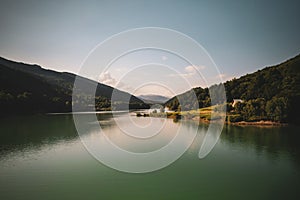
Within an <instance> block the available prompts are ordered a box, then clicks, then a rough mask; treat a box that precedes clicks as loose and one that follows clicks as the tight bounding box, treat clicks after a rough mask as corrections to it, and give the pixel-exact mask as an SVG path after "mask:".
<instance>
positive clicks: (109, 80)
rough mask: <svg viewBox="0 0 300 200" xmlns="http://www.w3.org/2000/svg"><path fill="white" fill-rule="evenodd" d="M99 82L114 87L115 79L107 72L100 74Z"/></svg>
mask: <svg viewBox="0 0 300 200" xmlns="http://www.w3.org/2000/svg"><path fill="white" fill-rule="evenodd" d="M99 82H100V83H103V84H105V85H109V86H112V87H115V86H116V84H117V81H116V79H114V78H113V77H112V76H111V74H110V73H109V72H104V73H101V74H100V76H99Z"/></svg>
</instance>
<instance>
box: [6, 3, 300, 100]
mask: <svg viewBox="0 0 300 200" xmlns="http://www.w3.org/2000/svg"><path fill="white" fill-rule="evenodd" d="M0 1H1V2H0V3H1V7H0V56H2V57H5V58H8V59H12V60H16V61H22V62H25V63H35V64H39V65H41V66H43V67H44V68H49V69H53V70H57V71H68V72H73V73H79V72H80V67H81V66H82V64H83V61H84V60H85V59H86V58H87V56H88V55H89V53H90V52H91V50H92V49H94V48H95V47H96V46H97V45H98V44H99V43H101V42H102V41H104V40H106V39H107V38H109V37H111V36H112V35H114V34H118V33H120V32H122V31H126V30H129V29H134V28H142V27H162V28H167V29H172V30H176V31H179V32H181V33H183V34H186V35H187V36H189V37H191V38H193V39H194V40H195V41H197V42H198V43H199V44H200V45H202V47H203V48H204V49H205V50H206V51H207V52H208V53H209V55H210V57H211V58H212V59H213V61H214V63H215V64H216V65H217V67H218V69H219V71H220V73H219V78H220V77H221V78H222V80H229V79H231V78H233V77H239V76H241V75H244V74H246V73H251V72H254V71H256V70H258V69H261V68H263V67H265V66H270V65H273V64H278V63H280V62H282V61H284V60H286V59H289V58H291V57H294V56H296V55H297V54H299V53H300V48H299V47H300V37H299V35H300V26H299V19H300V12H299V6H300V3H299V1H291V0H286V1H276V0H272V1H271V0H269V1H256V0H253V1H242V0H228V1H222V0H220V1H215V0H211V1H200V0H199V1H192V0H190V1H189V0H187V1H176V0H170V1H167V0H151V1H118V0H104V1H101V0H100V1H76V0H72V1H71V0H70V1H58V0H53V1H38V0H37V1H32V0H28V1H15V0H8V1H2V0H0ZM149 52H150V53H149ZM131 57H132V59H137V58H144V59H146V60H147V59H148V58H151V59H150V60H151V62H152V61H153V60H155V61H157V62H158V61H159V62H160V64H161V65H164V64H165V62H166V61H170V63H169V64H173V65H176V64H174V63H172V62H173V61H174V60H176V58H174V59H173V61H171V58H172V55H169V54H168V55H167V54H166V53H165V54H164V53H162V52H159V51H156V52H151V51H144V52H143V54H142V55H139V53H138V52H137V53H133V54H132V56H131ZM129 58H130V55H129ZM129 58H127V60H128V59H129ZM158 58H159V60H158ZM121 61H122V59H121V60H120V62H121ZM123 62H124V63H123V64H122V63H121V64H120V63H119V65H118V64H117V63H116V64H115V65H116V67H114V69H112V70H110V71H104V72H102V73H100V74H96V75H95V77H90V78H94V79H97V80H99V81H100V82H103V83H106V84H109V85H112V86H118V87H119V88H120V89H123V90H126V91H130V92H132V90H134V93H135V94H137V95H139V94H145V93H149V94H150V93H156V94H163V95H166V96H171V95H173V94H176V93H180V92H182V91H184V90H187V89H188V87H189V86H190V85H189V86H186V87H182V88H180V86H182V85H184V84H181V83H180V82H177V83H176V84H174V80H176V79H178V77H174V76H173V77H172V74H173V73H172V72H171V71H168V70H167V71H164V72H163V73H161V70H162V68H163V67H162V66H161V65H157V64H156V65H155V66H153V65H151V64H149V63H148V64H147V63H146V62H145V61H144V62H145V66H143V67H142V68H141V69H143V70H135V73H133V75H132V76H131V77H133V76H134V77H140V79H141V80H144V79H146V76H149V74H150V75H151V76H152V77H155V78H154V79H155V80H154V81H153V80H152V81H153V82H163V81H162V80H166V79H168V80H169V82H168V83H165V85H164V84H160V85H159V86H158V85H156V86H155V85H152V86H151V85H148V86H146V85H145V86H144V88H143V87H140V86H141V85H142V83H141V82H134V81H132V80H127V81H125V80H120V78H122V75H124V73H125V72H124V71H122V69H123V70H124V69H127V70H129V71H130V70H131V71H132V69H128V68H130V67H132V68H134V67H135V66H132V62H128V61H127V62H126V59H123ZM141 63H142V62H141ZM117 65H118V66H119V67H117ZM120 66H122V69H120ZM172 67H173V66H172ZM195 68H196V69H198V70H200V71H201V70H202V71H203V72H205V70H206V69H208V68H209V66H202V65H200V64H199V65H196V66H190V65H189V64H188V63H184V62H182V61H178V63H177V67H175V69H176V70H178V73H177V74H181V75H182V77H185V78H188V79H190V80H191V79H193V78H191V77H190V76H192V75H193V73H194V71H193V70H194V69H195ZM151 69H153V70H152V71H151ZM154 69H155V70H154ZM165 69H166V68H164V69H163V70H165ZM147 70H148V71H147ZM129 71H126V73H128V72H129ZM146 72H147V73H146ZM161 74H164V75H166V74H167V75H168V76H166V77H160V75H161ZM211 76H212V77H208V78H207V79H209V81H208V83H207V84H208V85H210V84H212V83H214V82H218V79H217V78H215V77H214V76H213V75H211ZM159 77H160V78H159ZM194 78H196V77H194ZM125 82H126V83H125ZM149 82H151V80H149ZM190 82H191V85H192V86H197V82H193V81H190ZM169 83H173V85H175V86H172V88H171V89H170V88H168V87H169V86H168V84H169ZM133 85H134V86H135V88H133V87H132V86H133ZM137 85H138V87H137ZM164 86H166V87H167V88H164ZM199 86H204V85H203V83H202V82H201V83H199ZM158 87H159V88H158ZM171 90H173V91H171Z"/></svg>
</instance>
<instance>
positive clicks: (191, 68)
mask: <svg viewBox="0 0 300 200" xmlns="http://www.w3.org/2000/svg"><path fill="white" fill-rule="evenodd" d="M203 69H205V66H203V65H199V66H195V65H188V66H186V67H185V68H184V73H178V74H170V75H169V76H171V77H175V76H181V77H190V76H193V75H195V74H196V73H197V72H198V71H200V70H203Z"/></svg>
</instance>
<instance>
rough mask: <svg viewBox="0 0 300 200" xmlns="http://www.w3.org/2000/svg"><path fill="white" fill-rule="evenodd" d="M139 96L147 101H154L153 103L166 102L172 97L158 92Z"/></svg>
mask: <svg viewBox="0 0 300 200" xmlns="http://www.w3.org/2000/svg"><path fill="white" fill-rule="evenodd" d="M138 98H140V99H142V100H143V101H144V102H146V103H152V104H155V103H158V104H159V103H165V102H166V101H168V100H169V99H170V98H169V97H165V96H162V95H156V94H147V95H139V96H138Z"/></svg>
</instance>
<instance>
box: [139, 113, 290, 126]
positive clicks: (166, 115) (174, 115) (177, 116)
mask: <svg viewBox="0 0 300 200" xmlns="http://www.w3.org/2000/svg"><path fill="white" fill-rule="evenodd" d="M137 116H138V117H141V116H142V117H155V118H159V117H162V118H170V119H173V120H180V119H182V120H191V121H199V122H201V123H206V124H209V123H218V122H220V120H219V119H210V117H208V115H205V116H204V117H203V116H201V114H200V116H195V115H194V116H189V115H186V113H185V114H182V113H180V112H168V113H150V114H141V113H137ZM225 124H227V125H234V126H262V127H274V126H287V125H288V123H282V122H275V121H270V120H259V121H251V122H249V121H239V122H229V121H227V120H225Z"/></svg>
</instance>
